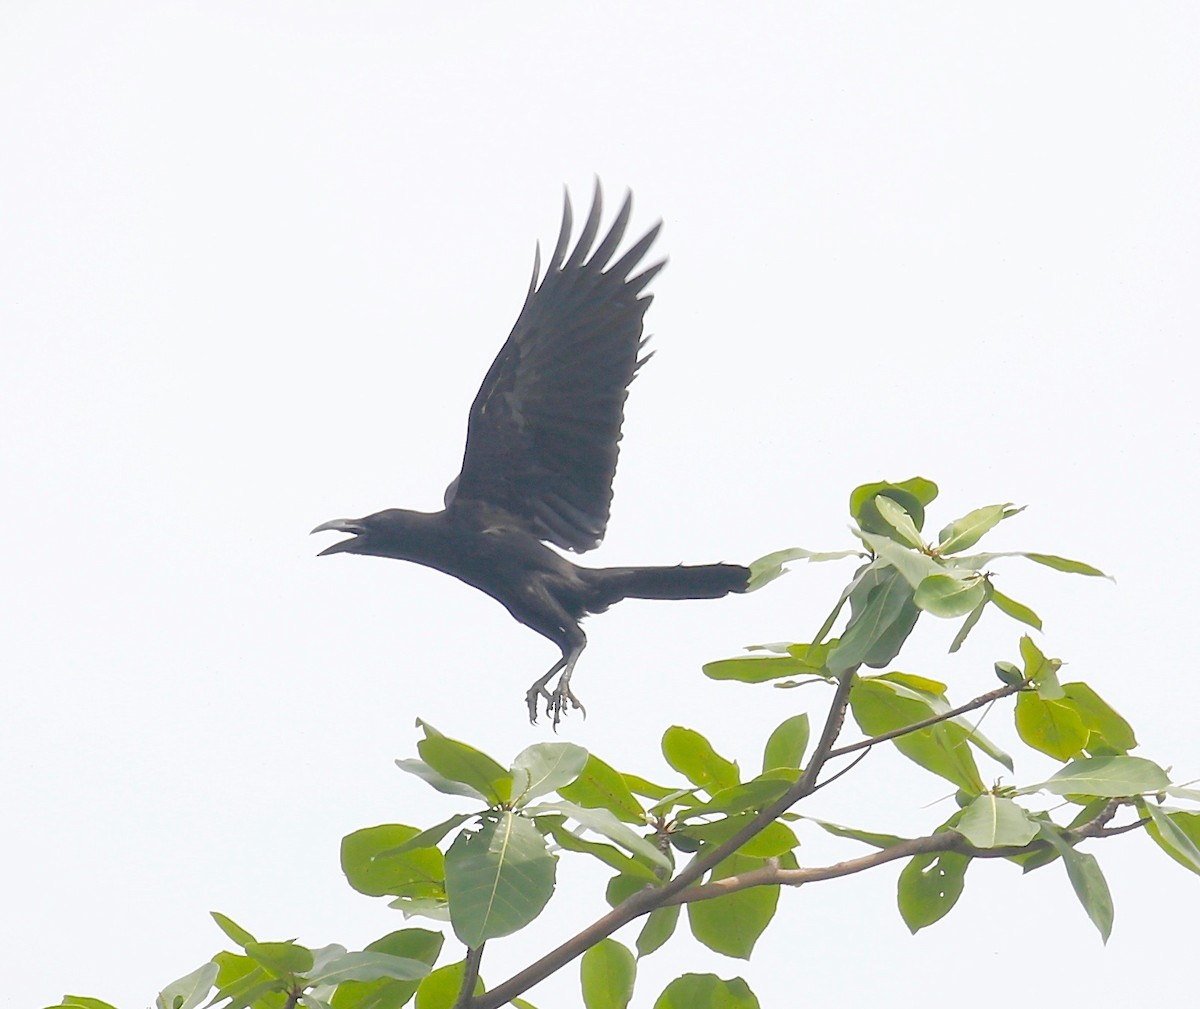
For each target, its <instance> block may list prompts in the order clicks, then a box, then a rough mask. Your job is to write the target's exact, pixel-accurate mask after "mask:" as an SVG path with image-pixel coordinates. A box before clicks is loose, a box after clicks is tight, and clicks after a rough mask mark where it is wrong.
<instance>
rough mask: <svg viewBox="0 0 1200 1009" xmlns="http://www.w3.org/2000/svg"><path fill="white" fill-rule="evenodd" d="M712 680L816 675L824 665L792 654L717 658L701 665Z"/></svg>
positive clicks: (759, 680) (755, 680)
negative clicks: (818, 664)
mask: <svg viewBox="0 0 1200 1009" xmlns="http://www.w3.org/2000/svg"><path fill="white" fill-rule="evenodd" d="M700 668H701V669H702V670H703V671H704V675H705V676H707V677H708V678H709V679H710V680H735V681H736V682H738V683H766V682H768V681H769V680H781V679H783V678H784V677H785V676H806V675H807V676H816V675H819V674H820V673H821V672H822V667H820V666H817V667H814V666H813V665H812V663H810V662H809V661H807V660H806V659H799V658H796V657H795V656H792V655H743V656H739V657H738V658H736V659H717V660H716V661H715V662H706V663H704V665H703V666H701V667H700Z"/></svg>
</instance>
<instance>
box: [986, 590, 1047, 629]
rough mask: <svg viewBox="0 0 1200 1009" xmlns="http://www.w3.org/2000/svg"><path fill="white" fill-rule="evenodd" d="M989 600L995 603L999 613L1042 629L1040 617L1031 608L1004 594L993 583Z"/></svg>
mask: <svg viewBox="0 0 1200 1009" xmlns="http://www.w3.org/2000/svg"><path fill="white" fill-rule="evenodd" d="M991 601H992V603H994V604H995V606H996V609H998V610H999V611H1000V612H1001V613H1004V614H1006V615H1007V616H1010V617H1012V618H1013V619H1014V620H1019V621H1021V623H1023V624H1028V625H1029V626H1030V627H1034V628H1036V629H1037V630H1039V631H1040V630H1041V629H1042V618H1041V617H1039V616H1038V615H1037V614H1036V613H1034V612H1033V610H1031V609H1030V608H1029V607H1028V606H1026V605H1025V604H1024V603H1019V602H1017V601H1016V600H1015V599H1012V598H1010V597H1009V596H1006V595H1005V594H1004V593H1003V592H1001V591H1000V590H999V589H998V588H996V587H995V586H994V585H993V586H992V591H991Z"/></svg>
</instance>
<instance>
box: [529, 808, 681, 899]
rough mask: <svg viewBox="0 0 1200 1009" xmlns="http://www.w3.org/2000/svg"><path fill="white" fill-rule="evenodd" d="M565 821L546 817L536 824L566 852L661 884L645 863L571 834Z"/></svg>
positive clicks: (538, 818)
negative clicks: (572, 852) (586, 857)
mask: <svg viewBox="0 0 1200 1009" xmlns="http://www.w3.org/2000/svg"><path fill="white" fill-rule="evenodd" d="M565 819H566V818H565V817H563V816H561V815H546V816H538V817H536V818H535V820H534V822H535V823H536V824H537V827H538V829H539V830H543V831H548V832H549V833H550V836H551V837H552V838H554V842H555V843H556V844H557V845H558V846H559V847H560V848H563V849H565V850H566V851H574V852H578V853H580V854H585V855H591V856H592V857H593V858H597V859H599V860H600V861H601V862H603V863H604V864H605V865H607V866H610V867H611V868H613V869H616V870H617V872H619V873H622V874H623V875H626V876H637V877H640V878H641V879H642V880H644V881H645V882H647V883H658V882H659V878H658V874H657V873H656V872H655V871H654V869H652V868H651V867H650V866H648V865H646V864H645V863H644V862H640V861H638V860H637V859H635V858H631V857H630V856H629V855H626V854H625V853H624V852H623V851H618V850H617V849H616V848H614V847H613V846H612V845H611V844H603V843H601V842H599V841H585V840H584V839H583V838H582V837H579V836H578V835H576V834H573V833H571V831H569V830H568V829H567V827H566V822H565Z"/></svg>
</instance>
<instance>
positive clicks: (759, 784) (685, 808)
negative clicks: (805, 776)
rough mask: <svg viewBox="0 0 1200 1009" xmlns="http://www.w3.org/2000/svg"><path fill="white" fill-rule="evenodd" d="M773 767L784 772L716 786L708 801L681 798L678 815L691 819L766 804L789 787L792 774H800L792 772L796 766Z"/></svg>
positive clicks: (759, 807)
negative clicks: (728, 785) (729, 784)
mask: <svg viewBox="0 0 1200 1009" xmlns="http://www.w3.org/2000/svg"><path fill="white" fill-rule="evenodd" d="M773 770H774V771H783V772H785V773H784V775H782V776H781V775H778V774H766V773H764V774H762V775H760V776H759V777H757V778H754V779H752V780H751V781H747V782H745V783H744V784H741V785H734V786H733V787H731V788H722V789H719V790H718V791H716V792H713V795H712V799H711V800H709V801H708V802H699V803H695V804H689V803H687V802H681V803H680V804H679V805H680V807H681V812H680V814H679V818H680V819H684V818H687V819H691V818H693V817H696V816H699V815H709V814H712V813H726V814H729V813H742V812H745V811H746V810H747V809H753V810H759V809H762V808H764V807H765V806H769V805H770V804H771V803H772V802H774V801H775V800H776V799H778V798H779V797H780V796H781V795H783V793H784V792H786V791H787V790H788V789H789V788H790V787H791V785H792V782H793V780H794V779H795V778H797V777H799V775H798V774H796V773H795V772H796V769H795V768H773ZM787 771H791V772H792V774H790V775H788V774H786V772H787Z"/></svg>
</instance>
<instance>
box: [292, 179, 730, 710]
mask: <svg viewBox="0 0 1200 1009" xmlns="http://www.w3.org/2000/svg"><path fill="white" fill-rule="evenodd" d="M631 205H632V204H631V198H630V196H626V198H625V201H624V202H623V203H622V205H621V209H620V211H619V212H618V213H617V217H616V219H615V220H614V222H613V224H612V227H611V228H610V229H609V231H608V233H607V235H605V236H604V238H603V239H602V240H601V241H600V244H599V245H597V246H596V247H595V249H594V250H593V248H592V246H593V244H594V243H595V241H596V236H597V234H598V232H599V227H600V215H601V199H600V187H599V185H598V184H597V187H596V192H595V196H594V197H593V201H592V209H591V212H590V213H589V214H588V218H587V221H586V222H585V223H584V226H583V231H582V232H581V234H580V236H579V239H578V241H577V242H576V243H575V247H574V249H573V250H571V251H570V253H569V254H568V247H569V243H570V236H571V229H572V216H571V203H570V200H569V198H568V199H566V200H565V201H564V208H563V221H562V228H561V230H560V231H559V235H558V241H557V243H556V245H555V248H554V253H553V255H552V256H551V257H550V262H549V266H548V267H547V270H546V274H545V276H544V277H542V279H541V283H540V284H539V282H538V278H539V275H540V274H541V266H540V256H539V255H535V257H534V267H533V279H532V280H531V281H530V285H529V293H528V294H527V296H526V298H525V304H524V306H523V307H522V309H521V314H520V316H519V317H518V318H517V322H516V325H515V326H514V327H513V330H512V333H511V334H510V335H509V337H508V340H507V341H506V342H505V344H504V346H503V347H502V348H501V350H500V353H499V354H498V355H497V356H496V359H495V361H493V362H492V366H491V367H490V368H489V369H488V373H487V375H486V377H485V378H484V380H483V385H482V386H480V389H479V392H478V393H477V394H476V396H475V402H474V403H473V404H472V405H471V413H470V419H469V421H468V425H467V446H466V451H465V453H464V455H463V463H462V471H461V472H460V473H459V475H458V476H457V477H456V478H455V479H454V481H453V482H452V483H451V484H450V486H449V487H447V488H446V496H445V509H444V510H442V511H440V512H414V511H407V510H404V509H399V508H392V509H388V510H387V511H381V512H376V513H375V514H373V515H368V516H366V517H365V518H361V519H335V520H334V521H332V522H325V523H323V524H321V525H319V526H317V528H316V529H314V530H313V532H322V531H326V530H332V531H336V532H346V533H351V534H353V536H352V538H351V539H348V540H343V541H342V542H339V543H335V544H333V545H332V546H330V547H327V548H326V549H325V550H322V551H321V556H324V555H325V554H332V553H356V554H371V555H375V556H380V557H395V558H398V559H400V560H407V561H414V562H416V563H418V564H423V565H425V566H426V567H431V568H436V569H437V570H439V571H443V572H445V573H446V574H449V575H453V576H454V577H456V578H459V579H461V580H462V581H464V582H467V583H468V584H469V585H474V586H475V587H476V588H478V589H480V590H482V591H483V592H486V593H487V594H488V595H490V596H492V597H493V598H494V599H496V600H498V601H499V602H501V603H503V604H504V606H505V607H507V609H508V611H509V612H510V613H511V614H512V615H513V616H514V617H515V618H516V619H517V620H519V621H520V622H521V623H523V624H525V625H526V626H528V627H531V628H532V629H533V630H535V631H537V632H538V633H539V634H542V635H544V636H545V637H547V638H549V639H550V640H551V641H553V642H554V643H555V644H556V645H558V647H559V649H560V650H561V651H562V657H561V658H560V659H559V660H558V661H557V662H556V663H555V664H554V665H553V666H552V667H551V668H550V670H549V671H548V672H547V673H546V674H545V675H544V676H542V677H540V678H539V679H538V680H537V682H535V683H534V684H533V686H531V687H530V688H529V691H528V693H527V694H526V700H527V703H528V705H529V715H530V719H531V720H532V719H536V717H537V707H538V700H539V698H541V699H544V700H545V702H546V704H547V712H548V713H549V714H550V715H551V716H552V717H553V719H554V721H555V723H556V724H557V722H558V720H559V719H560V718H561V717H562V714H563V713H564V711H565V709H566V705H567V704H568V703H569V704H571V705H573V706H575V707H580V706H581V705H580V704H579V701H578V700H577V699H576V698H575V695H574V694H573V693H572V692H571V688H570V679H571V673H572V670H573V669H574V667H575V663H576V661H577V660H578V658H579V655H580V653H581V652H582V651H583V649H584V646H585V645H586V643H587V639H586V638H585V636H584V633H583V631H582V629H581V628H580V626H579V622H580V620H582V619H583V617H585V616H586V615H588V614H590V613H601V612H603V611H604V610H606V609H607V608H608V607H609V606H611V605H612V604H613V603H616V602H619V601H620V600H622V599H627V598H640V599H705V598H715V597H718V596H724V595H726V594H728V593H730V592H744V591H745V589H746V582H747V579H748V578H749V571H748V569H747V568H745V567H742V566H740V565H736V564H705V565H698V566H692V567H685V566H682V565H679V566H675V567H628V568H585V567H581V566H579V565H577V564H574V563H572V562H571V561H569V560H567V559H566V558H565V557H563V556H562V555H561V554H559V553H558V552H557V551H555V550H553V549H551V548H550V547H549V546H547V545H546V544H547V543H552V544H554V545H555V546H557V547H561V548H563V549H565V550H571V551H575V552H579V553H582V552H584V551H587V550H591V549H592V548H593V547H595V546H596V545H597V544H599V542H600V540H601V539H602V538H603V537H604V531H605V529H606V527H607V525H608V517H609V508H610V505H611V503H612V481H613V474H614V473H615V472H616V467H617V449H618V443H619V442H620V439H621V423H622V420H623V417H624V405H625V397H626V396H627V395H628V388H629V383H630V382H631V381H633V377H634V375H635V374H636V373H637V370H638V368H640V367H641V366H642V365H643V364H644V363H645V362H646V360H647V359H648V358H649V356H650V355H645V356H639V355H640V353H641V349H642V346H643V344H644V342H645V341H644V339H643V336H642V330H643V318H644V316H645V314H646V309H647V308H649V306H650V302H651V301H652V300H653V296H652V295H649V294H644V293H643V292H644V290H645V288H646V285H647V284H649V282H650V281H651V279H653V277H654V276H655V274H657V273H658V271H659V270H661V269H662V267H663V265H664V264H663V262H662V261H660V262H658V263H655V264H653V265H651V266H649V267H647V268H645V269H644V270H642V272H640V273H638V274H636V275H635V276H633V277H630V274H631V273H632V272H633V271H634V270H635V269H637V268H638V266H639V264H640V263H641V261H642V259H643V258H644V257H645V255H646V253H647V252H648V251H649V249H650V246H651V244H652V243H653V242H654V240H655V238H656V237H657V235H658V229H659V226H658V225H656V226H655V227H654V228H652V229H651V230H650V231H649V232H647V233H646V234H645V235H644V236H643V237H642V238H641V239H639V240H638V241H637V242H636V243H634V244H633V245H632V246H631V247H630V248H629V250H628V251H627V252H625V254H624V255H622V256H621V258H620V259H617V260H616V261H615V262H611V261H612V259H613V256H614V254H615V253H616V250H617V246H618V245H619V244H620V242H621V239H622V237H623V236H624V234H625V228H626V226H627V225H628V223H629V215H630V210H631ZM610 262H611V265H610ZM559 672H561V676H560V677H559V681H558V684H557V686H556V687H555V689H554V690H553V691H551V690H550V689H548V686H547V685H548V684H549V683H550V681H551V679H553V677H554V675H555V674H556V673H559Z"/></svg>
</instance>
